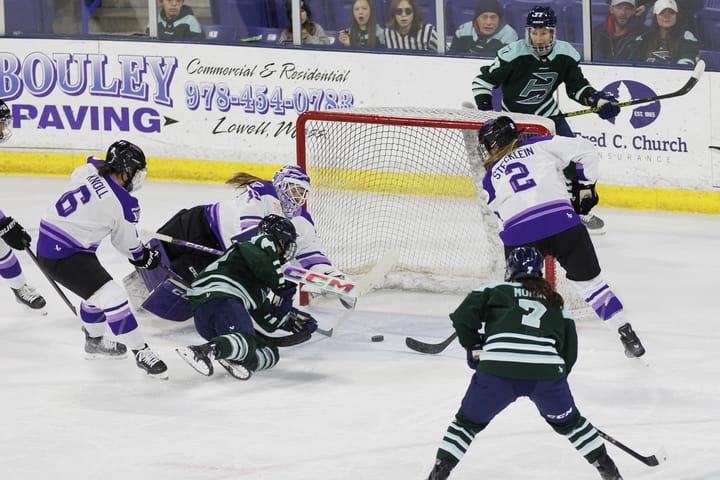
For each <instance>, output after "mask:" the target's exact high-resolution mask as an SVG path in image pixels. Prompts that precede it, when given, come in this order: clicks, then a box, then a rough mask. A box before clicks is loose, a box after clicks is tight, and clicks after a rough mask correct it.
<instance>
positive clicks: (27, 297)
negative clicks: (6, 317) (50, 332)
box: [12, 283, 47, 315]
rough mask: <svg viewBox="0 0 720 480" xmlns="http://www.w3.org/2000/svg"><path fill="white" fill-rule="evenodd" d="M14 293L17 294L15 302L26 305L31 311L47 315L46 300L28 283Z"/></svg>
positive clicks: (14, 290) (15, 289) (14, 289)
mask: <svg viewBox="0 0 720 480" xmlns="http://www.w3.org/2000/svg"><path fill="white" fill-rule="evenodd" d="M12 291H13V293H14V294H15V300H17V302H18V303H19V304H21V305H24V306H25V307H26V308H28V309H29V310H32V311H35V312H40V313H41V314H43V315H47V311H46V310H45V304H46V302H45V299H44V298H43V296H42V295H40V294H39V293H38V292H37V290H35V289H34V288H33V287H31V286H30V285H28V284H27V283H26V284H25V285H23V286H22V287H20V288H13V289H12Z"/></svg>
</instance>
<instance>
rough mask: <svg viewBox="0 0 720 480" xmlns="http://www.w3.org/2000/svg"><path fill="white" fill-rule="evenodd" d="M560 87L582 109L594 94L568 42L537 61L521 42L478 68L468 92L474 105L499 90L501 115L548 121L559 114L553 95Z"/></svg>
mask: <svg viewBox="0 0 720 480" xmlns="http://www.w3.org/2000/svg"><path fill="white" fill-rule="evenodd" d="M561 83H565V91H566V92H567V95H568V97H570V98H572V99H573V100H575V101H576V102H578V103H580V104H582V105H588V103H587V101H586V99H587V97H588V96H589V95H591V94H592V93H593V92H595V89H594V88H592V87H591V86H590V83H589V82H588V80H587V79H586V78H585V76H584V75H583V73H582V70H581V69H580V54H579V53H578V52H577V50H575V48H573V46H572V45H570V44H569V43H568V42H564V41H562V40H557V41H556V42H555V46H554V47H553V49H552V51H551V52H550V54H549V55H547V56H544V57H540V56H538V55H537V54H536V53H534V52H533V51H532V49H531V48H530V47H528V45H527V43H526V42H525V40H524V39H521V40H517V41H515V42H512V43H510V44H508V45H506V46H505V47H503V48H502V49H500V50H499V51H498V53H497V57H495V60H494V61H493V63H492V64H490V65H486V66H484V67H481V68H480V73H479V74H478V75H477V76H476V77H475V78H474V80H473V82H472V92H473V96H474V97H475V98H476V102H477V99H478V96H485V98H487V99H488V100H489V97H487V96H489V95H492V90H493V89H494V88H497V87H502V91H503V101H502V109H503V111H505V112H515V113H530V114H533V115H539V116H541V117H550V116H553V115H557V114H559V113H560V106H559V105H558V101H557V99H556V98H555V95H554V94H555V90H557V89H558V87H559V86H560V84H561ZM481 98H482V97H481Z"/></svg>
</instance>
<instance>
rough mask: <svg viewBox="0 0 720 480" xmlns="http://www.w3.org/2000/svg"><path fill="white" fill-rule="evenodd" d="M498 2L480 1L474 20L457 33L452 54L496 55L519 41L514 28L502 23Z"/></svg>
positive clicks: (451, 49)
mask: <svg viewBox="0 0 720 480" xmlns="http://www.w3.org/2000/svg"><path fill="white" fill-rule="evenodd" d="M502 14H503V12H502V8H501V7H500V3H499V2H498V0H479V1H478V3H477V6H476V7H475V13H474V15H473V19H472V20H471V21H469V22H466V23H463V24H462V25H460V26H459V27H458V28H457V30H456V31H455V37H454V38H453V40H452V43H451V44H450V50H449V51H450V52H456V53H476V54H488V55H495V53H497V51H498V50H500V49H501V48H502V47H504V46H505V45H507V44H508V43H511V42H514V41H515V40H517V39H518V34H517V32H516V31H515V29H514V28H512V27H511V26H510V25H508V24H507V23H503V21H502Z"/></svg>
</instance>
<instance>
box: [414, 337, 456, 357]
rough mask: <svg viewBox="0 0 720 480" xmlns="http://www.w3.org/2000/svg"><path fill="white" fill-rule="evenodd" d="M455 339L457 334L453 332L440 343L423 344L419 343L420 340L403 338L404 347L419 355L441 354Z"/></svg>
mask: <svg viewBox="0 0 720 480" xmlns="http://www.w3.org/2000/svg"><path fill="white" fill-rule="evenodd" d="M456 338H457V333H455V332H453V334H452V335H450V336H449V337H448V338H446V339H445V340H443V341H442V342H440V343H425V342H421V341H420V340H416V339H414V338H411V337H405V345H406V346H407V347H408V348H409V349H410V350H415V351H416V352H420V353H430V354H433V355H435V354H437V353H440V352H442V351H443V350H445V349H446V348H447V346H448V345H450V344H451V343H452V342H453V340H455V339H456Z"/></svg>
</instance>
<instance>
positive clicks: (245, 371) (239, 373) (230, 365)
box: [217, 358, 252, 380]
mask: <svg viewBox="0 0 720 480" xmlns="http://www.w3.org/2000/svg"><path fill="white" fill-rule="evenodd" d="M217 362H218V363H219V364H220V366H221V367H223V368H224V369H225V371H226V372H228V373H229V374H230V375H232V376H233V378H237V379H238V380H249V379H250V377H252V370H250V369H249V368H247V367H246V366H245V365H243V364H242V363H241V362H235V361H232V360H225V359H223V358H218V361H217Z"/></svg>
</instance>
